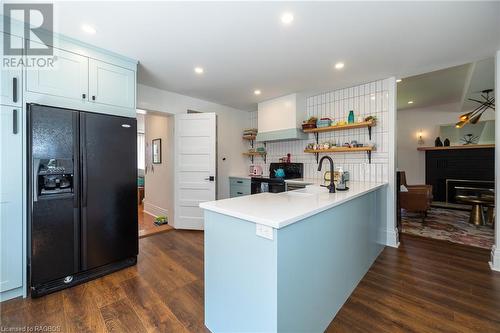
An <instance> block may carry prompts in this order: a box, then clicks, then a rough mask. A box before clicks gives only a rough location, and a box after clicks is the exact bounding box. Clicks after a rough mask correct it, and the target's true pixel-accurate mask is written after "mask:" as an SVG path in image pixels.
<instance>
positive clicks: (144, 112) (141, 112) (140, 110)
mask: <svg viewBox="0 0 500 333" xmlns="http://www.w3.org/2000/svg"><path fill="white" fill-rule="evenodd" d="M135 112H136V113H138V114H146V113H148V112H147V111H146V110H142V109H136V110H135Z"/></svg>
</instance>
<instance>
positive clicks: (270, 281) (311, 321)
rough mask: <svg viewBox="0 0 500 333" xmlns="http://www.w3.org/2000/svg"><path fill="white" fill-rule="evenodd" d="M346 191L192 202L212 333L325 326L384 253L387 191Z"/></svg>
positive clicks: (369, 187) (367, 187) (358, 186)
mask: <svg viewBox="0 0 500 333" xmlns="http://www.w3.org/2000/svg"><path fill="white" fill-rule="evenodd" d="M349 186H350V190H349V191H344V192H340V191H338V192H337V193H328V191H327V189H325V188H323V187H320V186H317V185H310V186H308V187H306V188H305V189H301V190H296V191H291V192H283V193H261V194H256V195H250V196H245V197H238V198H232V199H225V200H219V201H212V202H205V203H202V204H200V207H201V208H203V209H205V325H206V326H207V327H208V328H209V329H210V330H211V331H212V332H236V331H247V332H249V331H252V332H290V331H307V332H322V331H324V330H325V329H326V327H327V326H328V324H329V323H330V322H331V320H332V319H333V318H334V317H335V315H336V313H337V312H338V310H339V309H340V308H341V307H342V305H343V304H344V302H345V301H346V300H347V298H348V297H349V295H350V294H351V293H352V291H353V290H354V288H355V287H356V285H357V284H358V282H359V281H360V280H361V278H362V277H363V276H364V274H365V273H366V272H367V271H368V269H369V268H370V266H371V265H372V263H373V261H374V260H375V259H376V258H377V256H378V255H379V253H380V252H381V250H382V249H383V246H384V245H383V244H384V240H383V239H382V238H383V235H384V233H383V232H382V229H383V225H384V223H383V222H384V221H385V219H386V209H385V207H386V204H385V200H386V191H387V186H386V184H384V183H367V182H363V183H356V182H351V183H350V184H349ZM381 236H382V237H381Z"/></svg>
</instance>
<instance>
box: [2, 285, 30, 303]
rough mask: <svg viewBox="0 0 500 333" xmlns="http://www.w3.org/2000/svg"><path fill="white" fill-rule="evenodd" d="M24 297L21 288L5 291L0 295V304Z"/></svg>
mask: <svg viewBox="0 0 500 333" xmlns="http://www.w3.org/2000/svg"><path fill="white" fill-rule="evenodd" d="M17 297H24V290H23V287H19V288H15V289H11V290H6V291H3V292H1V293H0V302H4V301H8V300H9V299H13V298H17Z"/></svg>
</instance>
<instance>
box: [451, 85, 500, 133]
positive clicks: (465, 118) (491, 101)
mask: <svg viewBox="0 0 500 333" xmlns="http://www.w3.org/2000/svg"><path fill="white" fill-rule="evenodd" d="M492 92H493V89H486V90H483V91H481V97H482V99H483V100H478V99H475V98H468V100H469V101H472V102H476V103H479V106H478V107H476V108H475V109H474V110H472V111H470V112H467V113H464V114H463V115H461V116H460V118H459V119H460V121H459V122H458V123H456V124H455V127H456V128H462V127H464V125H465V124H467V123H471V124H476V123H477V122H478V121H479V118H481V116H482V115H483V113H484V112H485V111H486V110H488V109H492V110H493V111H495V97H494V96H491V97H490V93H492Z"/></svg>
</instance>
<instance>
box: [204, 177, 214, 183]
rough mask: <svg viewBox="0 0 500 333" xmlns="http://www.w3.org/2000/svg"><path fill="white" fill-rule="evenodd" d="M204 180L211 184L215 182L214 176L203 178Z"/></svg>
mask: <svg viewBox="0 0 500 333" xmlns="http://www.w3.org/2000/svg"><path fill="white" fill-rule="evenodd" d="M205 180H209V181H211V182H213V181H214V180H215V177H214V176H210V177H208V178H205Z"/></svg>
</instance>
